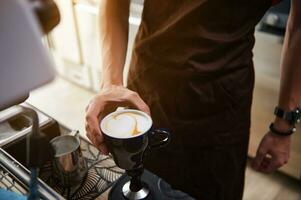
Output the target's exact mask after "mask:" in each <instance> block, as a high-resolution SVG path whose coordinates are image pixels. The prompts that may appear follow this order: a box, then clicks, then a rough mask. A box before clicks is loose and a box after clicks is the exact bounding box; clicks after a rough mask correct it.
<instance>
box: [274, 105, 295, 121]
mask: <svg viewBox="0 0 301 200" xmlns="http://www.w3.org/2000/svg"><path fill="white" fill-rule="evenodd" d="M274 114H275V115H276V116H277V117H279V118H281V119H284V120H286V121H287V122H288V123H289V124H291V125H295V124H296V123H299V122H300V120H301V109H300V108H299V107H297V108H296V109H295V110H293V111H288V112H286V111H284V110H283V109H282V108H280V107H278V106H276V108H275V111H274Z"/></svg>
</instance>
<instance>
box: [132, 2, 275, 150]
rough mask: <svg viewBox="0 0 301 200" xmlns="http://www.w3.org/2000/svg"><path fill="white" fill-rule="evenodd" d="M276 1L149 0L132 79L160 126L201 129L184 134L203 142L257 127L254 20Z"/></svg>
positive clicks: (231, 137) (233, 136) (232, 136)
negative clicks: (253, 108)
mask: <svg viewBox="0 0 301 200" xmlns="http://www.w3.org/2000/svg"><path fill="white" fill-rule="evenodd" d="M270 6H271V1H270V0H145V3H144V10H143V15H142V23H141V26H140V29H139V32H138V34H137V37H136V41H135V45H134V50H133V56H132V62H131V66H130V72H129V81H128V86H129V88H131V89H134V90H136V91H138V93H139V94H140V95H141V96H142V98H143V99H144V100H145V101H146V102H147V103H148V104H149V106H150V107H151V111H152V117H153V118H154V121H155V122H156V124H157V125H158V126H166V127H168V128H170V129H172V130H174V131H175V132H183V131H186V132H187V131H188V132H189V133H190V134H192V135H193V136H194V135H199V136H200V138H198V139H196V140H194V141H185V138H184V139H183V141H184V142H187V143H194V142H195V143H196V144H198V145H199V144H201V143H204V144H214V143H216V144H217V143H227V142H234V141H235V140H236V139H239V138H240V137H246V135H247V133H246V134H245V135H244V136H242V135H241V134H240V133H239V134H240V135H238V134H236V131H238V130H242V129H244V130H248V129H249V126H250V107H251V102H252V90H253V84H254V72H253V62H252V57H253V54H252V48H253V45H254V27H255V25H256V24H257V23H258V21H259V20H260V19H261V17H262V16H263V14H264V13H265V12H266V10H267V9H268V8H269V7H270ZM196 132H202V133H201V134H200V133H198V134H196ZM240 132H241V131H240ZM221 138H227V140H223V141H221Z"/></svg>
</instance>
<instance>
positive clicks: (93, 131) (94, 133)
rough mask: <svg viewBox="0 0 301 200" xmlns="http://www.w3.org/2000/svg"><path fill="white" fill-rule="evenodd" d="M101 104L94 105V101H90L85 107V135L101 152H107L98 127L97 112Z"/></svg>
mask: <svg viewBox="0 0 301 200" xmlns="http://www.w3.org/2000/svg"><path fill="white" fill-rule="evenodd" d="M100 107H101V106H95V103H91V105H90V106H88V108H87V113H86V131H87V137H88V138H89V139H90V141H91V142H92V144H93V145H94V146H95V147H97V148H98V149H99V150H100V151H101V152H102V153H103V154H106V155H107V154H108V149H107V147H106V145H105V143H104V139H103V135H102V133H101V131H100V128H99V120H98V113H99V111H100Z"/></svg>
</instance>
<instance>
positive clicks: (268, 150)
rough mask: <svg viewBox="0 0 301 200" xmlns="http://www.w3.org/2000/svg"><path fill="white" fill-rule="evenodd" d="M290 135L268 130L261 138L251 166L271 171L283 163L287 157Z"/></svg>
mask: <svg viewBox="0 0 301 200" xmlns="http://www.w3.org/2000/svg"><path fill="white" fill-rule="evenodd" d="M290 144H291V136H278V135H275V134H273V133H271V132H268V133H267V134H266V135H265V136H264V137H263V139H262V140H261V142H260V144H259V147H258V149H257V153H256V157H255V159H254V160H253V162H252V167H253V168H254V169H255V170H257V171H260V172H265V173H271V172H273V171H275V170H277V169H278V168H279V167H281V166H283V165H285V164H286V163H287V162H288V159H289V153H290Z"/></svg>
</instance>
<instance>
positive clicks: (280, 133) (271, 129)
mask: <svg viewBox="0 0 301 200" xmlns="http://www.w3.org/2000/svg"><path fill="white" fill-rule="evenodd" d="M270 131H271V132H272V133H274V134H275V135H280V136H289V135H291V134H293V133H294V132H296V127H293V128H291V129H289V130H288V131H286V132H283V131H279V130H277V129H275V127H274V123H271V125H270Z"/></svg>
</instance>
